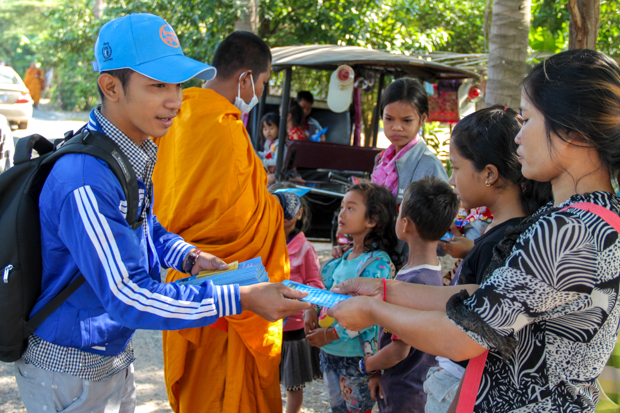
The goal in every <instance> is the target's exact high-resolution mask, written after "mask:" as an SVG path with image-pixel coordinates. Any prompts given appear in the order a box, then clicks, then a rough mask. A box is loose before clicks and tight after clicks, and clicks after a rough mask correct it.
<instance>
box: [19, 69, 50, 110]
mask: <svg viewBox="0 0 620 413" xmlns="http://www.w3.org/2000/svg"><path fill="white" fill-rule="evenodd" d="M24 84H25V85H26V87H27V88H28V91H29V92H30V97H31V98H32V101H33V102H34V107H35V108H36V107H38V106H39V101H40V100H41V92H43V89H45V73H43V70H41V69H39V68H37V66H36V63H35V62H32V63H30V67H29V68H28V70H26V76H24Z"/></svg>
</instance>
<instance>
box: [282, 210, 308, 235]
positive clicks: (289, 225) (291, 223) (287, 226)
mask: <svg viewBox="0 0 620 413" xmlns="http://www.w3.org/2000/svg"><path fill="white" fill-rule="evenodd" d="M303 213H304V209H303V208H301V209H300V210H299V212H298V213H297V215H295V216H294V217H293V219H290V220H286V219H285V220H284V234H285V235H286V237H287V238H288V236H289V235H290V234H291V232H293V230H294V229H295V225H297V221H299V220H300V219H301V216H302V214H303Z"/></svg>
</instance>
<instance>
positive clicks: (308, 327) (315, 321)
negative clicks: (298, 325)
mask: <svg viewBox="0 0 620 413" xmlns="http://www.w3.org/2000/svg"><path fill="white" fill-rule="evenodd" d="M316 328H319V315H318V314H317V313H316V309H315V308H314V307H311V308H310V309H308V310H306V311H304V332H305V333H306V335H308V334H310V332H311V331H312V330H314V329H316Z"/></svg>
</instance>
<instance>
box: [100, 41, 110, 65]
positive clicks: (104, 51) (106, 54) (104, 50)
mask: <svg viewBox="0 0 620 413" xmlns="http://www.w3.org/2000/svg"><path fill="white" fill-rule="evenodd" d="M101 54H102V55H103V61H104V62H109V61H110V60H112V47H111V46H110V43H104V44H103V47H102V48H101Z"/></svg>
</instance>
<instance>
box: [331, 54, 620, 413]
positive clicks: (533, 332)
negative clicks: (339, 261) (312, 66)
mask: <svg viewBox="0 0 620 413" xmlns="http://www.w3.org/2000/svg"><path fill="white" fill-rule="evenodd" d="M521 111H522V115H523V119H524V121H525V124H524V126H523V129H522V130H521V132H520V133H519V135H517V137H516V138H515V139H516V142H517V143H518V144H519V150H518V154H519V157H520V162H521V164H522V172H523V175H524V176H525V177H527V178H529V179H533V180H536V181H541V182H545V181H550V182H551V184H552V188H553V195H554V202H552V203H550V204H549V205H547V206H544V207H542V208H541V209H540V210H539V211H538V212H537V213H535V214H534V215H533V216H531V217H529V218H527V219H525V220H524V221H523V222H522V224H521V225H520V226H519V227H517V228H515V229H514V231H512V232H511V231H507V233H506V238H504V240H502V241H501V243H500V244H499V248H497V250H496V251H495V254H494V257H493V262H492V263H491V265H490V266H489V268H487V270H486V271H485V277H484V278H483V279H484V281H483V283H482V285H480V286H478V285H469V286H456V287H428V286H421V285H415V284H400V283H397V282H396V281H389V282H387V286H386V291H384V290H383V286H382V285H381V284H379V283H377V282H373V281H372V280H355V281H353V280H351V281H348V282H346V283H343V284H341V285H340V286H339V288H338V290H336V291H337V292H341V293H354V294H358V295H365V296H370V297H374V298H379V300H373V299H371V298H370V297H356V298H352V299H349V300H345V301H343V302H342V303H340V304H338V305H337V306H336V307H334V308H333V309H332V310H331V315H333V316H335V318H336V319H337V320H338V322H339V323H340V325H342V326H343V327H346V328H349V329H352V330H359V329H361V328H363V327H366V326H368V325H369V324H379V325H381V326H383V327H385V328H387V329H389V330H390V331H392V332H393V333H394V334H397V335H398V336H399V337H400V338H401V339H403V340H404V341H405V342H407V343H408V344H410V345H412V346H413V347H415V348H417V349H420V350H421V351H425V352H428V353H431V354H435V355H439V356H443V357H449V358H451V359H453V360H466V359H470V358H473V357H476V356H478V355H480V354H482V353H484V351H485V350H489V353H488V358H487V361H486V364H485V367H484V372H483V374H482V379H481V382H480V387H479V390H478V394H477V398H476V404H475V406H474V411H476V412H510V411H519V412H578V411H579V412H581V411H587V412H594V410H595V407H596V404H597V402H598V397H599V388H598V385H597V383H596V378H597V377H598V376H599V374H600V373H601V371H602V369H603V367H604V365H605V363H606V361H607V359H608V358H609V355H610V354H611V351H612V349H613V348H614V344H615V342H616V334H617V332H618V323H619V318H620V301H619V299H618V292H619V284H620V242H619V240H618V232H616V230H614V228H613V227H612V226H611V225H609V224H608V223H607V222H606V221H605V220H603V219H602V218H601V217H600V216H599V215H597V214H594V213H591V212H587V211H585V210H582V209H577V208H575V207H574V204H577V203H583V202H588V203H593V204H596V205H598V206H601V207H603V208H604V209H605V210H606V211H607V212H611V214H608V215H611V218H614V219H615V220H618V219H619V218H618V217H617V215H618V214H619V213H620V199H619V198H618V197H616V195H614V190H613V187H612V184H611V176H615V175H614V174H615V173H617V172H618V170H620V68H619V67H618V64H617V63H616V62H615V61H614V60H613V59H611V58H609V57H608V56H606V55H604V54H602V53H600V52H596V51H592V50H571V51H568V52H563V53H560V54H557V55H555V56H552V57H550V58H549V59H547V60H546V61H544V62H543V63H541V64H539V65H537V66H536V67H534V69H533V70H532V72H531V73H530V74H529V75H528V76H527V77H526V79H525V80H524V84H523V94H522V99H521ZM607 219H609V217H608V218H607ZM461 289H463V290H462V291H459V290H461ZM384 300H385V301H387V303H384V302H382V301H384ZM388 303H390V304H388ZM405 307H408V308H405ZM420 310H421V311H420Z"/></svg>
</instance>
